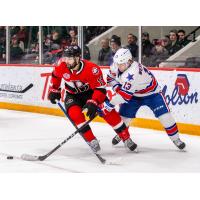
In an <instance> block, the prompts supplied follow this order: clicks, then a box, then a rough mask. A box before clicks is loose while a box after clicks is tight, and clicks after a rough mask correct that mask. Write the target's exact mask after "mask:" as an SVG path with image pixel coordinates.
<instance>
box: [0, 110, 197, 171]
mask: <svg viewBox="0 0 200 200" xmlns="http://www.w3.org/2000/svg"><path fill="white" fill-rule="evenodd" d="M91 127H92V129H93V131H94V134H95V135H96V137H97V138H98V139H99V140H100V145H101V148H102V151H101V155H102V156H103V157H104V158H105V159H107V161H109V162H112V161H114V162H118V161H119V164H118V165H102V164H101V163H100V162H99V160H98V159H97V158H96V157H95V156H94V155H93V153H92V152H91V150H90V149H89V147H88V145H87V144H86V143H85V141H83V139H82V138H81V137H80V136H79V135H76V136H75V137H74V138H72V139H71V140H70V141H68V142H67V143H66V144H64V145H63V146H62V147H61V148H60V149H59V150H58V151H56V152H55V153H54V154H52V155H51V156H50V157H49V158H48V159H47V160H45V161H42V162H39V161H36V162H35V161H34V162H30V161H23V160H21V159H19V157H20V156H21V155H22V154H23V153H29V154H33V155H44V154H46V153H47V152H49V151H50V150H51V149H52V148H54V147H55V146H57V145H58V144H59V143H60V142H62V141H63V140H64V139H65V138H66V137H67V136H69V135H70V134H71V133H72V132H73V131H75V129H74V127H73V126H72V125H71V124H70V122H69V121H68V120H67V119H66V118H63V117H56V116H48V115H42V114H34V113H26V112H20V111H11V110H0V172H34V173H36V172H62V173H63V172H66V173H70V172H77V173H81V172H200V137H198V136H189V135H181V138H182V139H183V140H184V141H185V142H186V145H187V151H186V152H181V151H179V150H178V149H177V148H176V147H175V146H174V144H173V143H172V142H171V140H170V139H169V138H168V137H167V135H166V134H165V132H163V131H155V130H150V129H141V128H130V132H131V136H132V139H133V140H134V141H135V142H136V143H137V144H138V150H139V152H138V153H132V152H127V151H126V150H125V148H124V146H123V144H122V143H120V144H119V145H118V146H116V147H112V145H111V140H112V138H113V136H114V135H115V134H114V131H113V130H112V128H111V127H109V125H107V124H103V123H92V125H91ZM7 155H14V156H16V158H14V159H13V160H7V159H6V156H7Z"/></svg>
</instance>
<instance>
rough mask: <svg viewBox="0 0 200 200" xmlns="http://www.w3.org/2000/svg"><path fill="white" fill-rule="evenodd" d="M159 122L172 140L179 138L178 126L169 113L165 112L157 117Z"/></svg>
mask: <svg viewBox="0 0 200 200" xmlns="http://www.w3.org/2000/svg"><path fill="white" fill-rule="evenodd" d="M158 119H159V120H160V122H161V124H162V125H163V127H164V128H165V130H166V132H167V134H168V136H169V137H170V139H171V140H172V141H175V140H177V139H178V138H179V133H178V127H177V125H176V122H175V120H174V118H173V117H172V115H171V113H165V114H163V115H161V116H160V117H158Z"/></svg>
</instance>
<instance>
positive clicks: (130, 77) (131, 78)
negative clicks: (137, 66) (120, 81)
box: [126, 73, 134, 81]
mask: <svg viewBox="0 0 200 200" xmlns="http://www.w3.org/2000/svg"><path fill="white" fill-rule="evenodd" d="M133 75H134V74H129V73H128V76H127V77H126V78H127V80H128V81H131V80H133Z"/></svg>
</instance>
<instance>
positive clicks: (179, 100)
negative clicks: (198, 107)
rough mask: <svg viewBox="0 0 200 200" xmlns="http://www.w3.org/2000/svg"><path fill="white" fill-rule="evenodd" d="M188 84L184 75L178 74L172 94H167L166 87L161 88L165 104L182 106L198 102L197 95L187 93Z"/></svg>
mask: <svg viewBox="0 0 200 200" xmlns="http://www.w3.org/2000/svg"><path fill="white" fill-rule="evenodd" d="M189 89H190V82H189V80H188V78H187V76H186V74H178V75H177V79H176V82H175V88H174V90H173V91H172V94H167V85H165V86H164V87H163V90H162V92H163V94H164V95H165V97H166V101H167V104H168V105H169V104H170V103H171V104H172V105H182V104H186V105H187V104H193V103H197V102H198V93H197V92H195V93H189Z"/></svg>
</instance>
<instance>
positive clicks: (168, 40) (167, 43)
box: [161, 35, 171, 50]
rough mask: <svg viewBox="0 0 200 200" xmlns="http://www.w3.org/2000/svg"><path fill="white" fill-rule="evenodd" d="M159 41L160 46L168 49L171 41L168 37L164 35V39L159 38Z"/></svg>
mask: <svg viewBox="0 0 200 200" xmlns="http://www.w3.org/2000/svg"><path fill="white" fill-rule="evenodd" d="M161 40H162V46H163V47H165V49H167V50H168V49H169V46H170V44H171V41H170V39H169V35H165V37H164V38H161Z"/></svg>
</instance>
